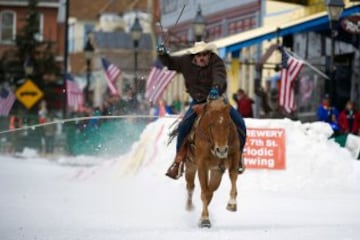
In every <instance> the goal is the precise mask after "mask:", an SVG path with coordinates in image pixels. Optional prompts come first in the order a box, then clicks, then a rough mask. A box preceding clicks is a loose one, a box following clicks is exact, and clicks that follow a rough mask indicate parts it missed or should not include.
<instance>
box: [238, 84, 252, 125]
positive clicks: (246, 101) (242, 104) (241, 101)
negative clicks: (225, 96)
mask: <svg viewBox="0 0 360 240" xmlns="http://www.w3.org/2000/svg"><path fill="white" fill-rule="evenodd" d="M233 99H234V101H235V102H236V105H237V111H238V112H239V113H240V114H241V116H243V117H244V118H252V117H254V114H253V109H252V105H253V103H254V100H252V99H251V98H249V97H248V96H247V95H246V93H245V91H244V90H243V89H241V88H240V89H239V90H238V91H237V93H234V95H233Z"/></svg>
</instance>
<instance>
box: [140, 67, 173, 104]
mask: <svg viewBox="0 0 360 240" xmlns="http://www.w3.org/2000/svg"><path fill="white" fill-rule="evenodd" d="M175 75H176V72H175V71H169V70H168V69H167V68H166V67H163V66H162V65H161V63H160V62H159V61H157V62H155V64H154V66H153V67H152V68H151V71H150V74H149V76H148V79H147V82H146V92H145V97H146V98H147V99H148V100H149V101H151V102H153V103H157V102H158V100H159V99H160V98H161V96H162V94H163V93H164V91H165V89H166V87H167V86H168V85H169V83H170V82H171V80H172V79H173V78H174V77H175Z"/></svg>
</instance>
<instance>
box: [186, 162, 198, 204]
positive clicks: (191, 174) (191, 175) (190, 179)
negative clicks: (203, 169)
mask: <svg viewBox="0 0 360 240" xmlns="http://www.w3.org/2000/svg"><path fill="white" fill-rule="evenodd" d="M195 175H196V166H195V165H194V164H192V163H186V171H185V179H186V189H187V200H186V210H188V211H191V210H193V209H194V205H193V202H192V196H193V193H194V188H195Z"/></svg>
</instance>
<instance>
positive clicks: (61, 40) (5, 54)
mask: <svg viewBox="0 0 360 240" xmlns="http://www.w3.org/2000/svg"><path fill="white" fill-rule="evenodd" d="M28 4H29V1H28V0H12V1H4V0H0V56H1V66H2V69H4V71H3V72H2V74H1V80H0V82H4V83H7V84H10V85H12V86H16V87H19V85H20V84H21V82H23V79H24V78H25V69H24V67H23V65H24V62H22V63H20V64H19V63H18V64H15V63H16V62H19V61H22V60H21V59H20V58H19V53H18V52H16V42H15V40H16V38H17V36H18V35H19V34H20V33H21V29H22V28H23V27H24V26H25V25H26V23H27V20H26V19H27V18H26V17H27V14H28V9H29V7H28ZM36 11H37V13H38V23H39V26H38V32H37V33H36V36H34V37H35V39H36V40H37V41H38V42H39V43H40V44H39V46H38V47H37V49H36V54H37V56H36V57H35V58H37V57H38V56H47V55H53V56H54V57H55V60H56V63H57V65H58V67H60V68H61V67H62V66H63V60H64V46H65V25H64V20H65V19H64V17H65V16H64V14H63V13H64V5H62V4H61V1H60V0H39V1H38V2H37V5H36ZM20 55H21V53H20ZM35 70H36V69H35ZM39 78H41V81H40V80H39V79H37V78H36V77H35V79H32V80H33V81H34V82H36V83H37V84H38V85H42V86H40V88H41V90H42V91H43V92H44V98H45V100H46V101H48V104H49V106H50V107H52V108H57V109H61V108H62V106H63V101H59V100H57V99H62V98H61V97H59V95H61V94H62V83H61V82H62V79H61V77H60V76H57V75H56V74H55V73H54V72H53V73H51V74H43V75H42V76H40V77H39ZM59 82H60V83H59ZM34 107H35V106H34Z"/></svg>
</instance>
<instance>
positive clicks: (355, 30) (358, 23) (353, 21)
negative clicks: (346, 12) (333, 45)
mask: <svg viewBox="0 0 360 240" xmlns="http://www.w3.org/2000/svg"><path fill="white" fill-rule="evenodd" d="M341 27H342V28H343V29H344V30H345V31H347V32H348V33H351V34H360V15H350V16H348V17H346V18H344V19H343V20H342V21H341Z"/></svg>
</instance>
